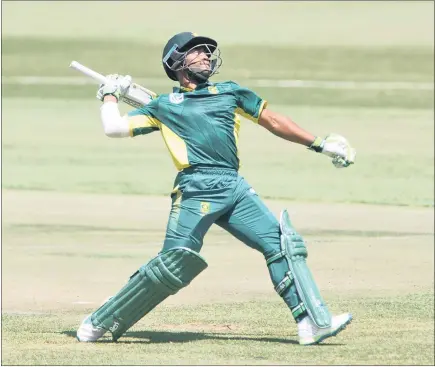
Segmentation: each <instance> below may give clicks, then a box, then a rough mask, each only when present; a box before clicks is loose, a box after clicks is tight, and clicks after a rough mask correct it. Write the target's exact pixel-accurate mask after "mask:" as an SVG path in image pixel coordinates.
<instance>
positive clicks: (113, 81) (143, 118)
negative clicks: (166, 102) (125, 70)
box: [97, 75, 159, 138]
mask: <svg viewBox="0 0 435 367" xmlns="http://www.w3.org/2000/svg"><path fill="white" fill-rule="evenodd" d="M107 80H108V81H107V82H106V83H105V84H102V85H100V88H99V89H98V91H97V98H98V99H99V100H101V101H102V102H103V105H102V106H101V109H100V111H101V122H102V124H103V129H104V133H105V134H106V135H107V136H108V137H111V138H124V137H133V136H137V135H143V134H148V133H150V132H152V131H155V130H159V123H158V121H157V120H155V119H154V118H153V117H152V113H151V110H152V106H147V107H145V106H144V107H142V108H139V109H137V110H134V111H131V112H130V113H129V114H127V115H124V116H121V113H120V111H119V108H118V102H119V101H120V99H121V98H122V97H123V95H124V94H125V93H126V91H127V90H128V88H129V87H130V85H131V77H130V76H129V75H127V76H125V77H124V76H119V75H109V76H107Z"/></svg>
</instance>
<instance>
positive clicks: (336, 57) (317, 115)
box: [1, 1, 434, 365]
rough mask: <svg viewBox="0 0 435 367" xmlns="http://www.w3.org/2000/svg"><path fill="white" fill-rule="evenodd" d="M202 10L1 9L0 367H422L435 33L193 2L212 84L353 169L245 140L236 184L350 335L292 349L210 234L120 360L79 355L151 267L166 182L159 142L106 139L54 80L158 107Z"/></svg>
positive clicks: (269, 301)
mask: <svg viewBox="0 0 435 367" xmlns="http://www.w3.org/2000/svg"><path fill="white" fill-rule="evenodd" d="M180 4H183V6H181V5H180ZM198 4H199V3H198V2H183V3H181V2H160V3H157V2H51V3H50V2H3V3H2V11H3V12H2V78H3V80H2V352H1V353H2V365H17V364H19V365H138V364H142V365H156V364H157V365H159V364H167V365H168V364H169V365H171V364H185V365H189V364H206V365H215V364H220V365H225V364H232V365H243V364H244V365H246V364H248V365H270V364H272V365H307V364H308V365H311V364H315V365H325V364H344V365H355V364H363V365H364V364H369V365H370V364H374V365H433V364H434V340H433V335H434V276H433V274H434V260H433V259H434V224H433V223H434V211H433V205H434V90H433V82H434V67H433V65H434V63H433V62H434V39H433V28H434V16H433V2H422V1H419V2H348V3H342V2H269V3H267V2H255V3H249V2H219V3H218V2H207V3H201V4H203V5H202V6H204V8H203V11H204V16H201V17H196V18H195V27H194V28H195V29H192V30H193V31H195V32H198V33H200V34H210V36H212V37H215V38H217V39H218V40H219V41H220V44H221V47H222V55H223V57H224V64H223V67H222V72H221V74H219V75H217V76H216V81H221V80H228V79H232V80H236V81H238V82H239V83H241V84H243V85H246V86H248V87H251V88H253V89H254V90H255V91H256V92H257V93H258V94H260V95H261V96H262V97H264V98H265V99H267V100H268V101H269V105H270V108H271V109H274V110H276V111H279V112H282V113H285V114H287V115H289V116H291V117H292V118H293V119H294V120H295V121H296V122H298V123H299V124H300V125H301V126H303V127H305V128H306V129H308V130H310V131H312V132H313V133H315V134H318V135H325V134H327V133H329V132H337V133H340V134H342V135H344V136H346V137H347V138H348V139H349V140H350V142H351V143H352V144H353V145H354V146H355V148H356V149H357V152H358V154H357V159H356V164H355V165H354V166H352V167H351V168H349V169H346V170H336V169H334V167H333V166H332V165H331V164H330V163H329V162H328V159H327V158H326V157H324V156H319V155H317V154H314V153H312V152H308V151H306V150H305V149H303V148H301V147H300V146H295V145H292V144H289V143H287V142H285V141H283V140H280V139H278V138H276V137H274V136H272V135H271V134H269V133H267V132H266V131H265V130H264V129H262V128H261V127H259V126H255V125H254V124H252V123H251V122H249V121H247V120H243V121H242V129H241V139H240V147H241V159H242V164H243V165H242V169H241V174H242V175H243V176H244V177H245V178H246V179H247V180H248V181H249V182H250V184H251V185H252V186H253V187H254V188H255V190H256V191H257V192H258V193H259V195H260V196H261V197H263V198H264V199H265V201H266V203H267V204H268V206H269V207H270V208H271V209H272V210H273V212H274V213H275V214H276V215H278V214H279V211H280V210H281V209H282V208H288V210H289V212H290V215H291V217H292V221H293V222H294V224H295V226H296V227H297V228H298V230H299V231H300V232H301V234H302V235H303V236H304V237H305V239H306V240H307V243H308V247H309V259H308V263H309V265H310V268H311V269H312V272H313V273H314V275H315V278H316V280H317V281H318V283H319V287H320V288H321V289H322V293H323V295H324V297H325V299H326V301H327V303H328V305H329V307H330V309H331V310H332V311H333V312H334V313H338V312H347V311H349V312H352V313H353V315H354V317H355V321H354V322H353V323H352V324H351V325H350V327H349V328H348V329H346V330H345V331H344V332H343V333H342V334H340V335H339V336H338V337H337V338H333V339H331V340H328V341H326V342H325V343H324V345H323V346H320V347H309V348H301V347H300V346H298V345H297V340H298V339H297V331H296V327H295V325H294V323H293V322H292V321H291V317H290V314H289V311H288V310H287V308H286V307H285V305H284V303H283V302H282V300H281V299H280V298H279V297H278V296H277V295H276V294H275V292H274V291H273V287H272V284H271V282H270V279H269V276H268V273H267V268H266V266H265V264H264V260H263V259H262V257H261V256H260V254H258V253H256V252H253V251H252V250H251V249H249V248H248V247H246V246H244V245H243V244H242V243H240V242H239V241H237V240H235V239H234V238H232V237H231V236H230V235H229V234H227V233H225V232H224V231H222V230H220V229H218V228H214V227H213V228H212V229H211V230H210V232H209V233H208V234H207V236H206V238H205V244H204V247H203V250H202V255H203V256H204V257H205V258H206V259H207V262H208V263H209V268H208V269H207V270H206V271H204V273H202V274H201V275H200V276H199V277H198V279H195V280H194V281H193V282H192V284H191V285H190V286H189V287H187V288H186V289H183V290H182V291H181V292H179V293H178V294H177V295H176V296H173V297H170V298H168V299H167V300H166V301H165V302H164V303H163V304H162V305H160V306H159V307H157V308H156V309H155V310H154V311H153V312H152V313H150V314H149V315H148V316H147V317H145V318H144V319H143V320H141V321H140V322H139V323H138V324H137V325H135V326H134V327H133V328H132V329H131V330H130V331H129V332H127V334H126V335H125V337H123V338H122V339H120V341H119V342H118V343H115V344H113V343H107V341H109V340H108V338H106V337H105V338H104V339H103V341H102V343H97V344H92V345H89V344H85V345H83V344H80V343H78V342H77V341H76V340H75V330H76V329H77V327H78V325H79V324H80V321H81V319H82V318H83V317H84V316H85V315H86V314H87V313H89V312H91V311H92V310H93V309H95V308H96V307H97V306H98V305H99V304H100V303H101V301H102V300H103V299H105V298H107V297H108V296H109V295H111V294H113V293H114V292H116V291H117V290H118V289H119V288H120V287H121V286H122V285H123V284H124V282H125V281H126V280H127V279H128V277H129V276H130V275H131V274H132V273H133V272H134V271H135V270H136V269H137V268H138V267H139V266H140V265H142V264H143V263H145V262H146V261H147V260H148V259H149V258H150V257H152V256H154V255H155V254H156V253H157V252H158V251H159V250H160V248H161V243H162V240H163V236H164V233H165V227H166V220H167V214H168V210H169V205H170V200H169V197H168V193H169V192H170V191H171V189H172V181H173V179H174V176H175V173H176V172H175V169H174V167H173V165H172V162H171V159H170V157H169V155H168V154H167V152H166V148H165V146H164V143H163V141H162V139H161V136H160V135H159V134H158V133H155V134H151V135H149V136H144V137H139V138H136V139H119V140H117V139H109V138H107V137H105V136H104V134H103V133H102V128H101V124H100V122H99V102H98V101H97V100H96V99H95V97H94V95H95V92H96V88H95V87H94V86H91V85H81V84H71V80H80V76H79V75H78V74H77V73H76V72H75V71H72V70H71V69H69V68H68V65H69V63H70V61H71V60H74V59H75V60H78V61H80V62H82V63H84V64H86V65H89V66H91V67H92V68H95V69H96V70H98V71H101V72H102V73H110V72H115V71H116V72H119V73H129V74H131V75H133V77H137V78H140V79H141V80H145V81H147V80H149V83H148V82H147V83H146V86H147V87H149V88H151V89H153V90H155V91H156V92H158V93H165V92H168V91H169V90H171V87H172V85H173V84H172V82H171V81H170V80H166V79H165V78H164V74H163V70H162V68H161V65H160V63H159V58H160V57H161V50H162V46H163V43H164V42H165V41H166V40H167V38H169V37H171V36H172V34H173V33H176V32H178V31H184V30H187V28H189V27H188V26H187V25H186V24H188V23H187V21H188V19H190V18H189V16H191V14H193V13H194V12H195V11H197V7H198ZM252 4H255V6H252ZM174 7H176V11H174ZM156 14H158V15H156ZM127 15H128V16H127ZM224 16H225V22H224V26H223V25H222V19H223V18H224ZM115 17H117V18H116V21H115V22H114V21H112V20H110V21H109V19H115ZM180 19H181V20H183V22H182V23H183V24H184V26H183V29H179V24H180ZM109 24H110V25H109ZM277 25H279V26H277ZM29 77H36V78H37V80H39V82H33V83H30V82H29V81H28V80H32V79H23V78H29ZM49 77H52V78H57V79H52V80H51V81H50V80H49V79H48V78H49ZM20 78H21V79H20ZM71 78H76V79H71ZM19 80H21V81H19ZM22 80H27V82H26V81H25V82H23V81H22ZM34 80H36V79H34ZM53 80H54V81H53ZM261 80H268V83H269V86H264V85H265V84H263V86H259V85H261V83H259V81H261ZM283 80H284V81H285V80H303V81H317V82H326V83H332V84H333V83H335V82H338V83H341V82H352V83H353V82H354V83H355V86H354V87H352V88H339V87H333V86H328V87H322V86H321V83H320V84H319V83H318V84H317V85H318V86H313V87H310V88H306V87H303V88H295V87H293V88H290V87H277V86H276V85H277V83H278V82H279V81H283ZM369 82H370V83H374V85H377V86H370V87H367V83H369ZM29 83H30V84H29ZM274 83H275V84H276V85H274ZM394 83H404V84H401V87H400V88H399V87H395V84H394ZM266 84H267V83H266ZM332 84H331V85H332ZM314 85H316V84H314ZM431 85H432V86H431ZM421 86H424V87H421ZM122 109H123V111H127V110H128V109H127V107H126V106H123V107H122Z"/></svg>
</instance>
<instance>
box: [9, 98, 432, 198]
mask: <svg viewBox="0 0 435 367" xmlns="http://www.w3.org/2000/svg"><path fill="white" fill-rule="evenodd" d="M23 106H25V108H23ZM98 106H99V104H98V101H96V100H95V101H93V100H92V98H91V100H89V101H86V100H80V101H77V100H72V101H70V100H60V99H45V100H43V99H25V100H18V99H9V98H7V99H4V100H3V152H2V153H3V167H2V170H3V182H2V185H3V187H4V188H13V189H33V190H56V191H75V192H96V193H125V194H142V195H146V194H158V195H167V194H168V193H169V192H170V191H171V189H172V182H173V179H174V177H175V174H176V170H175V168H174V167H173V164H172V161H171V159H170V157H169V155H168V153H167V151H166V147H165V145H164V143H163V141H162V138H161V136H160V134H159V133H153V134H151V135H147V136H141V137H138V138H135V139H110V138H107V137H105V136H104V133H103V132H102V128H101V123H100V121H99V108H98ZM271 108H274V109H275V110H277V111H279V112H283V113H285V114H288V115H290V116H292V117H293V118H294V120H295V121H296V122H297V123H299V124H301V125H302V126H304V127H305V128H307V129H308V130H310V131H312V132H314V133H315V134H319V135H325V134H327V133H329V132H339V133H341V134H343V135H344V136H347V137H348V139H349V140H350V141H351V143H352V144H353V145H354V146H355V147H356V149H357V152H358V153H357V154H358V155H357V160H356V164H355V165H354V166H352V167H350V168H349V169H346V170H337V169H335V168H334V167H333V166H332V164H331V163H330V162H328V159H327V157H325V156H323V155H318V154H315V153H313V152H309V151H307V150H306V149H304V148H303V147H300V146H296V145H294V144H290V143H288V142H286V141H284V140H282V139H279V138H277V137H275V136H273V135H272V134H270V133H269V132H267V131H266V130H264V129H263V128H261V127H260V126H256V125H254V124H252V123H251V122H250V121H247V120H244V121H243V122H242V129H241V138H240V149H241V160H242V169H241V173H242V175H244V176H245V178H246V179H247V180H248V181H249V182H250V183H251V184H252V185H253V187H254V188H255V189H256V191H257V192H258V193H259V194H260V195H261V196H263V197H277V198H289V199H292V200H302V201H323V202H361V203H378V204H390V205H417V206H432V205H433V200H434V199H433V157H434V156H433V134H434V126H433V112H432V111H431V110H427V109H409V110H406V109H386V108H384V109H377V108H375V109H371V108H360V109H358V110H354V109H351V108H330V107H323V108H322V107H317V108H315V109H313V108H310V107H303V106H293V107H290V106H289V107H288V106H281V105H273V104H271ZM123 109H124V110H126V108H125V107H123ZM258 142H261V144H259V143H258Z"/></svg>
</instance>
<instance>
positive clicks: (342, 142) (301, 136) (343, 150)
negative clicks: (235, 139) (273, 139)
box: [258, 108, 356, 168]
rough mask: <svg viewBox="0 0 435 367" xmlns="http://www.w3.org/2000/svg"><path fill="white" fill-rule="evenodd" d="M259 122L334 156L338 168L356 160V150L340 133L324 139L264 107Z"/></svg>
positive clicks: (287, 136)
mask: <svg viewBox="0 0 435 367" xmlns="http://www.w3.org/2000/svg"><path fill="white" fill-rule="evenodd" d="M258 123H259V124H260V125H261V126H263V127H264V128H266V129H267V130H269V131H270V132H271V133H273V134H275V135H276V136H279V137H280V138H283V139H286V140H289V141H291V142H293V143H297V144H302V145H305V146H307V147H308V148H309V149H311V150H314V151H315V152H318V153H323V154H325V155H327V156H329V157H331V158H332V163H333V164H334V166H335V167H337V168H343V167H348V166H349V165H351V164H353V163H354V161H355V156H356V151H355V149H353V148H352V147H351V146H350V144H349V142H348V141H347V140H346V139H345V138H344V137H342V136H340V135H338V134H330V135H328V136H327V137H326V138H324V139H322V138H320V137H316V136H314V135H312V134H311V133H309V132H308V131H305V130H304V129H302V128H301V127H299V126H298V125H297V124H296V123H295V122H293V121H292V120H291V119H290V118H289V117H287V116H284V115H281V114H279V113H277V112H273V111H271V110H269V109H266V108H265V109H263V111H262V112H261V115H260V118H259V119H258Z"/></svg>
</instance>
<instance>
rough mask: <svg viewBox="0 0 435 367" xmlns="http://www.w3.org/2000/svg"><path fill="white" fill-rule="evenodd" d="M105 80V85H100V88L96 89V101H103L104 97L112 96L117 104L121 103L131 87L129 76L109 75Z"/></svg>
mask: <svg viewBox="0 0 435 367" xmlns="http://www.w3.org/2000/svg"><path fill="white" fill-rule="evenodd" d="M106 78H107V83H105V84H100V87H99V88H98V91H97V99H99V100H100V101H103V99H104V96H107V95H112V96H114V97H115V98H116V99H117V100H118V102H119V101H121V100H122V97H123V96H124V95H125V94H126V93H127V90H128V88H129V87H130V85H131V76H130V75H126V76H122V75H118V74H110V75H107V76H106Z"/></svg>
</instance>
